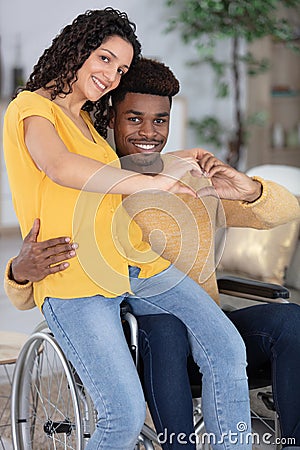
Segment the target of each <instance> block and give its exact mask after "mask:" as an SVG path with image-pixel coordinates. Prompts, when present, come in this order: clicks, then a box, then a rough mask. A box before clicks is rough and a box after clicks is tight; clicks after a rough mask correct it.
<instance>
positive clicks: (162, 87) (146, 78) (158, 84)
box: [111, 58, 179, 107]
mask: <svg viewBox="0 0 300 450" xmlns="http://www.w3.org/2000/svg"><path fill="white" fill-rule="evenodd" d="M128 92H133V93H137V94H150V95H161V96H163V97H169V100H170V105H171V104H172V97H174V95H176V94H177V93H178V92H179V81H178V80H177V78H176V77H175V75H174V74H173V72H172V71H171V70H170V69H169V67H167V66H166V65H165V64H163V63H161V62H158V61H155V60H154V59H148V58H141V59H139V60H138V62H137V63H136V64H135V65H134V66H133V67H130V69H129V71H128V72H127V73H126V75H124V76H123V77H122V78H121V82H120V84H119V86H118V87H117V88H116V89H115V90H113V91H112V93H111V99H112V106H113V107H114V106H115V105H116V104H117V103H119V102H121V101H123V100H124V98H125V95H126V94H127V93H128Z"/></svg>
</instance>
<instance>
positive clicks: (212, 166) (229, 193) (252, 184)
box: [199, 152, 262, 202]
mask: <svg viewBox="0 0 300 450" xmlns="http://www.w3.org/2000/svg"><path fill="white" fill-rule="evenodd" d="M199 165H200V167H201V169H202V172H203V174H204V176H206V177H208V178H210V179H211V182H212V185H213V187H214V188H215V190H216V192H217V194H218V196H219V197H220V198H223V199H227V200H242V201H246V202H254V201H255V200H257V199H258V198H259V197H260V196H261V189H262V186H261V184H260V183H259V182H258V181H255V180H252V178H250V177H248V176H247V175H246V174H244V173H242V172H239V171H238V170H236V169H234V168H233V167H231V166H229V165H228V164H225V163H223V162H222V161H220V160H219V159H217V158H216V157H215V156H214V155H212V154H211V153H208V152H207V153H205V154H203V156H202V157H201V158H199ZM199 194H200V195H201V193H199Z"/></svg>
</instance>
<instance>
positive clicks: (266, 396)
mask: <svg viewBox="0 0 300 450" xmlns="http://www.w3.org/2000/svg"><path fill="white" fill-rule="evenodd" d="M257 397H258V398H259V399H260V400H261V401H262V402H263V404H264V405H265V407H266V408H267V409H268V410H269V411H275V405H274V400H273V395H272V392H258V394H257Z"/></svg>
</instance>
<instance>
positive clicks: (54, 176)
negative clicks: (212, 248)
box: [24, 116, 201, 196]
mask: <svg viewBox="0 0 300 450" xmlns="http://www.w3.org/2000/svg"><path fill="white" fill-rule="evenodd" d="M24 133H25V143H26V146H27V148H28V151H29V153H30V155H31V157H32V159H33V161H34V162H35V164H36V166H37V167H38V169H39V170H42V171H43V172H45V174H46V175H47V176H48V177H49V178H50V179H51V180H52V181H54V182H55V183H57V184H60V185H62V186H66V187H70V188H74V189H79V190H81V189H83V190H86V191H90V192H100V193H108V192H109V193H112V194H125V195H128V194H132V193H134V192H137V191H139V190H145V189H158V190H164V191H172V192H174V193H188V194H191V195H194V196H195V194H194V192H193V191H192V190H191V189H190V188H188V187H187V186H184V185H183V184H181V183H180V182H179V181H178V180H180V178H181V177H182V176H183V175H184V174H185V173H186V172H188V171H193V172H195V173H197V174H198V175H199V176H201V170H200V168H199V166H198V164H197V161H196V158H195V157H194V156H193V154H192V156H190V155H188V156H187V157H184V158H181V157H175V156H172V155H170V156H169V157H168V158H167V160H168V161H167V163H166V164H165V169H164V170H163V172H162V174H159V175H156V176H155V177H153V176H149V175H142V174H137V173H136V172H131V171H128V170H123V169H119V168H116V167H112V166H111V165H108V164H103V163H101V162H99V161H96V160H93V159H91V158H87V157H85V156H81V155H77V154H74V153H71V152H69V151H68V149H67V148H66V146H65V144H64V143H63V141H62V140H61V139H60V137H59V136H58V134H57V132H56V130H55V128H54V126H53V125H52V124H51V122H50V121H48V120H47V119H45V118H43V117H40V116H30V117H28V118H26V119H25V120H24ZM194 153H196V152H195V151H194Z"/></svg>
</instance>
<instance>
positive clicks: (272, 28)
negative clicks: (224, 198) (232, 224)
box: [166, 0, 299, 166]
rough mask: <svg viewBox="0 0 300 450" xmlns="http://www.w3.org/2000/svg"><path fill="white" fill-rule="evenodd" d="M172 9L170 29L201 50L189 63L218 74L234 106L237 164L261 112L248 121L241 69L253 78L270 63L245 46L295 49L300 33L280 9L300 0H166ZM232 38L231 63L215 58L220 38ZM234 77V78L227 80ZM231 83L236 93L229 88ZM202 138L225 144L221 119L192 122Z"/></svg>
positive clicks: (231, 140)
mask: <svg viewBox="0 0 300 450" xmlns="http://www.w3.org/2000/svg"><path fill="white" fill-rule="evenodd" d="M166 4H167V6H168V7H169V8H170V10H171V15H170V19H169V23H168V28H167V31H168V32H170V31H179V32H180V35H181V37H182V39H183V41H184V42H185V43H187V44H192V45H194V47H195V48H196V50H197V54H198V59H197V60H196V61H190V64H192V65H193V66H197V65H200V64H203V63H206V64H209V65H210V66H211V68H212V69H213V71H214V74H215V85H216V95H217V97H223V98H224V97H226V96H228V95H231V96H232V99H233V107H234V123H233V129H234V132H233V134H232V135H231V136H229V137H228V152H227V162H228V163H230V164H232V165H234V166H236V165H237V163H238V160H239V156H240V152H241V148H242V146H243V145H244V143H245V140H246V135H247V121H248V120H250V121H251V122H252V123H253V121H257V120H258V122H259V121H261V120H262V114H261V113H260V114H258V116H257V117H252V118H248V119H246V118H245V117H244V116H243V112H242V106H241V80H242V76H241V70H242V65H243V64H245V65H246V70H247V74H248V75H252V76H253V75H257V74H258V73H261V72H262V71H265V70H268V68H269V64H268V61H267V60H266V59H262V60H257V59H255V58H254V56H253V55H252V54H251V53H250V52H249V51H248V52H244V53H243V52H241V42H242V41H243V42H246V43H251V42H253V41H254V40H256V39H260V38H263V37H265V36H271V37H272V38H273V39H276V40H280V41H282V42H285V43H286V44H287V45H290V46H291V47H292V48H297V47H296V46H294V45H293V40H294V38H295V30H294V28H293V24H291V23H290V22H289V21H288V20H287V19H286V18H285V17H284V16H279V15H278V9H279V8H282V7H284V8H298V9H299V0H282V1H279V0H251V1H249V0H184V1H183V0H166ZM225 39H227V40H228V41H229V42H230V45H231V54H230V55H231V56H230V58H229V60H221V59H218V58H217V57H216V56H215V52H214V50H215V47H216V44H217V42H218V41H219V40H225ZM228 73H229V76H228ZM229 78H231V80H232V90H230V88H229ZM191 125H192V126H193V127H194V128H195V130H196V131H197V132H198V136H199V137H201V139H206V142H207V143H212V144H220V142H221V141H220V139H221V136H222V135H224V133H226V131H225V130H224V127H223V126H222V124H221V123H220V122H219V121H218V119H217V118H216V117H213V116H207V117H204V119H203V120H201V121H195V120H193V121H191Z"/></svg>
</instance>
